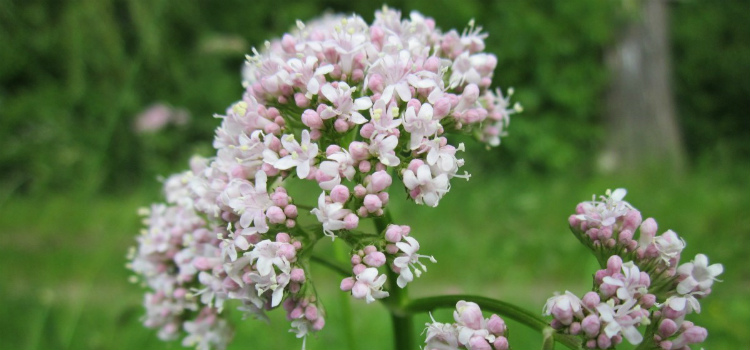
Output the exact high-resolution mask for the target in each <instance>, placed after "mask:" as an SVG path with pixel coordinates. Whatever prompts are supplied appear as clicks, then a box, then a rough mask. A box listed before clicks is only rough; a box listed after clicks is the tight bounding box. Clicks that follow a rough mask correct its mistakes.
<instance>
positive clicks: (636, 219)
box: [622, 209, 643, 232]
mask: <svg viewBox="0 0 750 350" xmlns="http://www.w3.org/2000/svg"><path fill="white" fill-rule="evenodd" d="M641 221H643V218H642V217H641V212H639V211H638V210H635V209H633V210H629V211H628V213H627V214H625V219H624V220H623V222H622V229H623V230H628V231H630V232H635V230H636V228H638V225H640V224H641Z"/></svg>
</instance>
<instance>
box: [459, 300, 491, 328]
mask: <svg viewBox="0 0 750 350" xmlns="http://www.w3.org/2000/svg"><path fill="white" fill-rule="evenodd" d="M453 318H454V319H455V320H456V322H457V323H459V324H460V325H463V326H466V327H469V328H471V329H477V330H478V329H481V328H482V321H484V317H483V316H482V310H481V309H480V308H479V305H477V304H476V303H473V302H470V301H463V300H461V301H459V302H458V303H456V311H454V312H453Z"/></svg>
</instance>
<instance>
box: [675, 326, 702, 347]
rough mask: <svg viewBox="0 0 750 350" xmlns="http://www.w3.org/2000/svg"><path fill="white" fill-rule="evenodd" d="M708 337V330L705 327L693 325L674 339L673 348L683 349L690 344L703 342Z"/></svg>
mask: <svg viewBox="0 0 750 350" xmlns="http://www.w3.org/2000/svg"><path fill="white" fill-rule="evenodd" d="M706 337H708V331H707V330H706V329H705V328H703V327H698V326H693V327H690V328H688V329H686V330H685V331H684V332H682V334H680V335H679V336H678V337H677V338H675V339H674V340H673V341H672V348H673V349H681V348H683V347H685V346H687V345H689V344H695V343H701V342H703V341H704V340H706Z"/></svg>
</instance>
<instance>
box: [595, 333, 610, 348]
mask: <svg viewBox="0 0 750 350" xmlns="http://www.w3.org/2000/svg"><path fill="white" fill-rule="evenodd" d="M596 344H597V345H599V348H600V349H609V347H610V346H612V341H611V340H610V339H609V338H608V337H607V335H606V334H604V333H602V334H599V337H598V338H596Z"/></svg>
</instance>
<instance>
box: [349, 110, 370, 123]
mask: <svg viewBox="0 0 750 350" xmlns="http://www.w3.org/2000/svg"><path fill="white" fill-rule="evenodd" d="M349 120H351V121H352V123H354V124H364V123H367V119H366V118H365V117H364V116H363V115H362V114H360V113H358V112H352V115H351V116H350V117H349Z"/></svg>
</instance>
